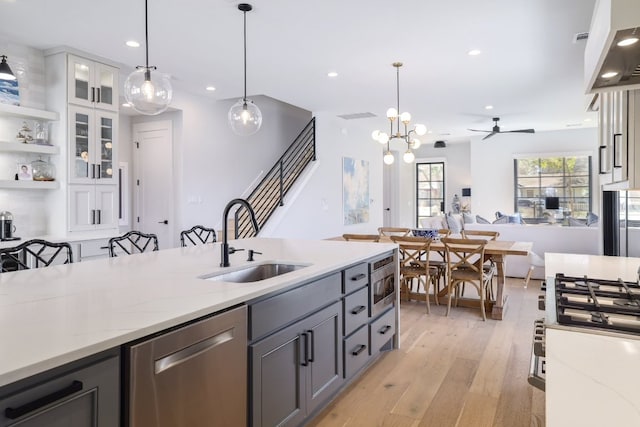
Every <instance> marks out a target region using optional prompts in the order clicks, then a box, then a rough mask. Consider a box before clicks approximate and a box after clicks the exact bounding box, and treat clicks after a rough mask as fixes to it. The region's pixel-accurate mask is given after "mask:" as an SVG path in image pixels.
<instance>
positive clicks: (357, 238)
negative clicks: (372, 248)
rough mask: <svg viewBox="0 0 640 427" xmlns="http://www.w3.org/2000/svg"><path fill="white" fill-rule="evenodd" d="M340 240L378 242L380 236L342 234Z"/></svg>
mask: <svg viewBox="0 0 640 427" xmlns="http://www.w3.org/2000/svg"><path fill="white" fill-rule="evenodd" d="M342 238H343V239H344V240H346V241H347V242H351V241H354V242H379V241H380V236H379V235H377V234H353V233H351V234H343V235H342Z"/></svg>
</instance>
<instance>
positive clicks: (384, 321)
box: [369, 307, 396, 354]
mask: <svg viewBox="0 0 640 427" xmlns="http://www.w3.org/2000/svg"><path fill="white" fill-rule="evenodd" d="M395 333H396V316H395V310H394V309H393V307H392V308H391V309H390V310H389V311H387V312H386V313H384V314H383V315H382V316H380V317H379V318H378V319H376V320H374V321H373V322H371V324H370V325H369V335H370V336H371V354H376V353H378V352H379V351H380V348H382V346H383V345H385V344H386V343H387V342H388V341H389V340H390V339H391V338H392V337H393V335H394V334H395Z"/></svg>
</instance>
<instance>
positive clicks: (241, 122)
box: [228, 3, 262, 136]
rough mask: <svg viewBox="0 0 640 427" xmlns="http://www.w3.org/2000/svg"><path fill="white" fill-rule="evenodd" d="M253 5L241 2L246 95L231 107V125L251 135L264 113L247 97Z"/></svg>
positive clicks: (238, 131) (239, 6)
mask: <svg viewBox="0 0 640 427" xmlns="http://www.w3.org/2000/svg"><path fill="white" fill-rule="evenodd" d="M252 9H253V7H252V6H251V5H250V4H247V3H240V4H239V5H238V10H240V11H241V12H242V14H243V17H244V96H243V97H242V99H241V100H239V101H238V102H236V103H235V104H233V105H232V106H231V108H230V109H229V116H228V118H229V126H231V129H232V130H233V131H234V132H235V133H236V134H238V135H241V136H249V135H253V134H254V133H256V132H258V130H259V129H260V126H262V113H261V112H260V109H259V108H258V106H257V105H256V104H254V103H253V101H251V100H250V99H247V12H250V11H251V10H252Z"/></svg>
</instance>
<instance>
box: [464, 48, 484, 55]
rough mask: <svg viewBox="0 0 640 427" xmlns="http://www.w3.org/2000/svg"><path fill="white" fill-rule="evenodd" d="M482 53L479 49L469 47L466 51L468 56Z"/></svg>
mask: <svg viewBox="0 0 640 427" xmlns="http://www.w3.org/2000/svg"><path fill="white" fill-rule="evenodd" d="M481 53H482V51H481V50H479V49H471V50H470V51H469V52H467V55H469V56H478V55H480V54H481Z"/></svg>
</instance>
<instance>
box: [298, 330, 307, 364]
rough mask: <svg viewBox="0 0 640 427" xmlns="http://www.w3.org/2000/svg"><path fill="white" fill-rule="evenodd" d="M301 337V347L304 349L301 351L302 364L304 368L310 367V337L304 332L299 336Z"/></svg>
mask: <svg viewBox="0 0 640 427" xmlns="http://www.w3.org/2000/svg"><path fill="white" fill-rule="evenodd" d="M299 337H300V345H301V346H302V348H301V349H300V353H301V354H302V357H301V360H300V364H301V365H302V366H308V365H309V336H308V335H307V333H306V332H303V333H301V334H300V335H299Z"/></svg>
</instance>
